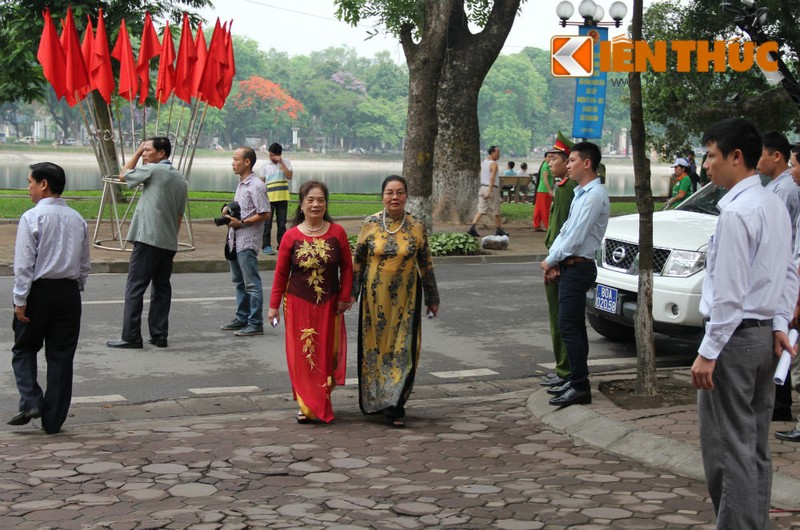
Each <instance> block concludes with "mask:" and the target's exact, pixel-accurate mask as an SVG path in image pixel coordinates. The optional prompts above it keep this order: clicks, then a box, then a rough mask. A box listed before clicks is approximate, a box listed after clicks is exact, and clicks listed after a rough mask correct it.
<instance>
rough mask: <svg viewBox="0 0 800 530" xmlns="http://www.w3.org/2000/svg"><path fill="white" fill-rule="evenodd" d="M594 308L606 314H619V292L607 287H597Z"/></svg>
mask: <svg viewBox="0 0 800 530" xmlns="http://www.w3.org/2000/svg"><path fill="white" fill-rule="evenodd" d="M594 307H595V309H599V310H600V311H605V312H606V313H614V314H616V313H617V290H616V289H614V288H613V287H606V286H605V285H599V284H598V285H597V290H596V291H595V296H594Z"/></svg>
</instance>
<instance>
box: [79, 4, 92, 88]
mask: <svg viewBox="0 0 800 530" xmlns="http://www.w3.org/2000/svg"><path fill="white" fill-rule="evenodd" d="M93 46H94V28H93V27H92V17H90V16H89V15H86V29H85V30H84V31H83V44H81V55H83V64H85V65H86V68H87V70H88V68H89V65H90V64H92V47H93ZM91 83H92V79H91V76H89V84H90V85H91Z"/></svg>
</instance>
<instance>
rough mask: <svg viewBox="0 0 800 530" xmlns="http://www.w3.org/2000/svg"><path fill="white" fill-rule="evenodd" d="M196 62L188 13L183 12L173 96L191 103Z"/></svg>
mask: <svg viewBox="0 0 800 530" xmlns="http://www.w3.org/2000/svg"><path fill="white" fill-rule="evenodd" d="M196 62H197V51H196V50H195V49H194V41H193V40H192V28H191V27H190V26H189V15H188V14H186V13H184V14H183V28H182V29H181V42H180V47H179V48H178V63H177V65H176V66H175V96H177V97H178V98H180V99H181V100H183V101H185V102H186V103H191V100H192V91H191V87H192V73H193V70H194V65H195V63H196Z"/></svg>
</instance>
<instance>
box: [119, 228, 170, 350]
mask: <svg viewBox="0 0 800 530" xmlns="http://www.w3.org/2000/svg"><path fill="white" fill-rule="evenodd" d="M174 258H175V251H174V250H166V249H163V248H158V247H154V246H152V245H147V244H145V243H140V242H138V241H137V242H135V243H134V244H133V252H131V260H130V263H129V264H128V281H127V283H126V284H125V310H124V313H123V317H122V339H123V340H130V341H139V340H142V310H143V308H144V292H145V291H146V290H147V286H148V285H149V286H150V311H149V312H148V314H147V324H148V326H149V328H150V336H151V337H153V338H154V339H157V338H164V339H166V338H167V335H168V334H169V308H170V304H171V303H172V285H171V284H170V278H171V277H172V261H173V259H174Z"/></svg>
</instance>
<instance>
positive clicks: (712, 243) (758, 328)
mask: <svg viewBox="0 0 800 530" xmlns="http://www.w3.org/2000/svg"><path fill="white" fill-rule="evenodd" d="M702 142H703V144H704V145H705V146H706V149H707V157H706V161H705V162H704V164H703V165H704V167H705V169H706V172H707V174H708V176H709V177H710V178H711V181H712V182H713V183H715V184H717V185H719V186H722V187H723V188H725V189H727V190H729V191H728V193H727V194H726V195H725V196H724V197H723V198H722V199H721V200H720V201H719V204H718V206H717V207H718V208H719V210H720V216H719V221H718V222H717V227H716V231H715V233H714V235H713V236H712V237H711V239H710V240H709V243H708V257H707V273H706V278H705V281H704V283H703V294H702V298H701V302H700V312H701V313H702V314H703V315H704V316H705V317H706V319H707V323H706V331H705V336H704V337H703V341H702V342H701V343H700V347H699V348H698V355H697V358H696V359H695V361H694V364H693V365H692V370H691V373H692V384H693V385H694V386H695V387H696V388H698V389H699V392H698V396H697V408H698V415H699V419H700V447H701V449H702V453H703V467H704V469H705V475H706V483H707V485H708V491H709V494H710V496H711V500H712V502H713V504H714V512H715V513H716V514H717V528H721V529H722V528H724V529H726V530H732V529H733V530H735V529H748V530H753V529H760V528H767V527H768V526H769V517H768V516H769V503H770V495H771V486H772V461H771V458H770V451H769V441H768V437H769V423H770V418H771V416H772V406H773V402H774V399H775V390H774V388H773V383H772V375H773V373H774V371H775V366H776V364H777V361H778V356H779V355H780V352H781V351H782V350H783V349H789V350H790V351H793V348H792V347H791V345H790V344H789V340H788V338H787V336H786V333H787V329H788V323H789V320H790V319H791V316H792V312H793V310H794V303H795V299H796V295H797V289H798V287H797V271H796V269H795V267H794V263H793V261H792V253H791V241H790V234H791V226H790V222H789V214H788V212H787V210H786V207H785V206H784V205H783V203H782V202H781V200H780V198H778V196H777V195H775V194H774V193H771V192H770V191H768V190H766V189H764V188H763V187H762V186H761V182H760V179H759V176H758V174H757V173H756V171H755V167H756V164H757V162H758V159H759V157H760V156H761V137H760V136H759V134H758V132H757V131H756V129H755V127H754V126H753V125H752V124H751V123H750V122H748V121H746V120H743V119H740V118H730V119H726V120H722V121H719V122H717V123H715V124H713V125H712V126H711V127H710V128H709V129H708V130H707V131H706V133H705V135H704V136H703V140H702Z"/></svg>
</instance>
